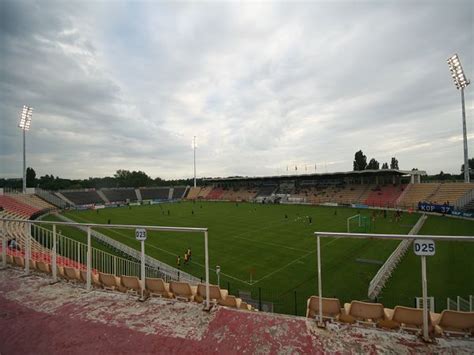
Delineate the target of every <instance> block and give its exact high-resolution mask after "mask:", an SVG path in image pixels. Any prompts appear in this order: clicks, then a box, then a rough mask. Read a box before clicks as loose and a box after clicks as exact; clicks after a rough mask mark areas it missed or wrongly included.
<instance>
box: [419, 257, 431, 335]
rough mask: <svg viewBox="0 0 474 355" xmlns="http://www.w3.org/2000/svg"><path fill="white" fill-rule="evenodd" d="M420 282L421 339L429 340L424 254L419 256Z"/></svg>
mask: <svg viewBox="0 0 474 355" xmlns="http://www.w3.org/2000/svg"><path fill="white" fill-rule="evenodd" d="M421 284H422V289H423V290H422V291H423V340H424V341H426V342H430V341H431V339H430V337H429V334H428V312H429V310H428V286H427V279H426V256H421Z"/></svg>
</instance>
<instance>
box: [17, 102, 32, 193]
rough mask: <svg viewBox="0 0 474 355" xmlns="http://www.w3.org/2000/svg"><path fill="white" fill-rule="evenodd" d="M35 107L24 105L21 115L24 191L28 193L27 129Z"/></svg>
mask: <svg viewBox="0 0 474 355" xmlns="http://www.w3.org/2000/svg"><path fill="white" fill-rule="evenodd" d="M32 115H33V107H29V106H26V105H24V106H23V110H22V111H21V115H20V123H19V124H18V127H20V128H21V129H22V131H23V193H24V194H26V131H28V130H29V129H30V124H31V116H32Z"/></svg>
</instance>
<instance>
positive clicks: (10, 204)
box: [0, 195, 41, 218]
mask: <svg viewBox="0 0 474 355" xmlns="http://www.w3.org/2000/svg"><path fill="white" fill-rule="evenodd" d="M0 207H2V208H3V209H4V210H6V211H9V212H12V213H14V214H17V215H19V216H22V217H28V218H30V217H32V216H34V215H36V214H38V213H40V212H41V209H40V208H38V207H33V206H30V205H28V204H26V203H25V202H23V201H19V200H17V199H15V198H14V197H12V196H7V195H1V196H0Z"/></svg>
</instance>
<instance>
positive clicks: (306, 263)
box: [50, 202, 474, 315]
mask: <svg viewBox="0 0 474 355" xmlns="http://www.w3.org/2000/svg"><path fill="white" fill-rule="evenodd" d="M168 211H169V215H168ZM193 211H194V213H193ZM359 212H360V213H361V214H362V215H364V216H367V217H369V218H370V219H371V220H372V214H373V212H372V211H371V210H364V209H362V210H360V211H358V210H357V209H351V208H341V207H338V208H335V207H317V206H304V205H262V204H251V203H238V204H236V203H231V202H196V203H193V202H180V203H166V204H160V205H150V206H133V207H131V208H130V209H129V208H128V207H121V208H108V209H102V210H99V211H98V212H97V211H94V210H87V211H73V212H72V211H71V212H67V213H66V216H68V217H70V218H72V219H74V220H76V221H78V222H92V223H107V222H108V220H109V219H110V220H111V223H114V224H142V225H161V226H186V227H208V228H209V255H210V266H211V269H212V270H211V282H213V283H216V274H215V266H216V265H220V266H221V277H220V283H221V287H224V288H229V290H230V293H231V294H238V292H239V291H244V292H245V291H247V292H251V294H252V297H253V298H254V299H256V300H258V298H259V293H260V297H261V299H262V301H264V302H265V301H266V302H272V303H273V306H274V311H275V312H280V313H289V314H295V313H296V314H299V315H303V314H304V312H305V308H306V299H307V298H308V297H309V296H310V295H313V294H316V291H317V267H316V266H317V264H316V263H317V261H316V239H315V237H314V235H313V232H315V231H337V232H345V231H346V228H347V227H346V219H347V218H348V217H350V216H353V215H355V214H357V213H359ZM392 216H393V212H388V215H387V218H384V216H383V214H382V213H380V214H379V215H377V217H376V219H375V221H374V222H371V228H370V232H373V233H394V234H397V233H400V234H406V233H408V231H409V230H410V229H411V227H412V226H413V225H414V224H415V223H416V221H417V220H418V218H419V216H420V215H419V214H416V213H413V214H408V213H404V214H403V216H402V218H401V220H400V221H399V222H395V221H394V220H393V219H392ZM286 217H287V218H286ZM308 217H311V219H312V223H309V218H308ZM50 219H52V217H51V218H50ZM61 229H62V230H63V234H66V235H68V236H72V237H74V238H78V239H81V240H82V241H84V236H83V233H82V232H79V231H77V230H73V229H70V228H63V227H62V228H61ZM100 231H101V232H103V233H105V234H107V235H109V236H110V237H112V238H115V239H117V240H119V241H121V242H123V243H125V244H127V245H129V246H132V247H134V248H136V249H139V243H138V242H137V241H135V239H134V233H133V231H131V230H111V229H109V230H107V229H103V230H100ZM473 231H474V222H472V221H469V222H468V221H461V220H455V219H449V218H447V217H444V218H443V217H429V218H428V221H427V222H426V224H425V227H424V228H423V229H422V231H421V233H422V234H451V235H457V234H459V235H462V234H464V235H466V234H468V235H469V234H471V235H472V234H474V233H473ZM397 244H398V242H397V241H382V240H355V239H341V238H338V239H335V238H333V239H330V238H323V239H322V241H321V245H322V248H321V255H322V281H323V294H324V296H326V297H338V298H339V299H341V301H342V302H345V301H350V300H352V299H359V300H364V299H367V288H368V284H369V282H370V280H371V279H372V277H373V276H374V275H375V273H376V272H377V270H378V269H379V267H380V264H378V263H381V262H384V261H385V260H386V258H387V257H388V256H389V255H390V253H391V252H392V251H393V250H394V248H395V247H396V246H397ZM451 244H453V245H451ZM466 244H470V245H466ZM94 246H98V247H101V246H100V245H94ZM188 247H190V248H191V249H192V252H193V259H192V262H191V263H190V264H188V265H183V261H182V264H181V269H182V270H184V271H186V272H189V273H191V274H193V275H195V276H197V277H203V278H204V275H205V274H204V267H203V265H204V238H203V236H202V234H189V233H164V232H149V233H148V239H147V241H146V253H147V254H149V255H151V256H153V257H155V258H157V259H159V260H161V261H163V262H165V263H168V264H170V265H172V266H176V256H177V255H181V258H182V259H183V254H184V252H185V250H186V249H187V248H188ZM437 247H438V253H437V255H436V256H435V257H433V258H432V259H429V260H428V270H429V290H430V291H431V292H429V293H430V295H434V296H437V297H439V298H441V299H442V298H444V299H445V297H446V296H456V295H467V294H469V292H470V294H472V293H474V292H473V290H472V289H473V284H474V283H472V282H468V280H469V279H471V280H472V275H473V271H474V270H473V268H474V261H473V260H474V258H473V257H470V256H472V255H473V252H474V249H473V247H474V243H454V242H453V243H438V244H437ZM412 254H413V253H412V251H411V250H410V251H409V252H408V255H407V256H406V257H405V259H404V260H403V261H402V263H401V265H400V266H399V269H398V270H397V271H396V272H395V273H394V276H393V277H392V279H391V280H390V281H389V283H388V285H387V287H386V289H385V290H384V291H383V294H382V295H381V301H382V302H383V303H384V304H385V306H394V305H396V304H405V305H409V306H411V305H413V299H414V297H415V296H419V295H420V294H421V286H420V284H419V282H420V281H419V280H420V267H419V258H417V257H415V256H413V255H412ZM444 302H445V301H444Z"/></svg>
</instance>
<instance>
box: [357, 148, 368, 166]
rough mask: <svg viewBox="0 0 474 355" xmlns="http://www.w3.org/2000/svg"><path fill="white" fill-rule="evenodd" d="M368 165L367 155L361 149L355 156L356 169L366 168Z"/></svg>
mask: <svg viewBox="0 0 474 355" xmlns="http://www.w3.org/2000/svg"><path fill="white" fill-rule="evenodd" d="M366 167H367V157H366V156H365V155H364V153H362V150H359V151H358V152H356V153H355V156H354V171H359V170H365V168H366Z"/></svg>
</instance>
